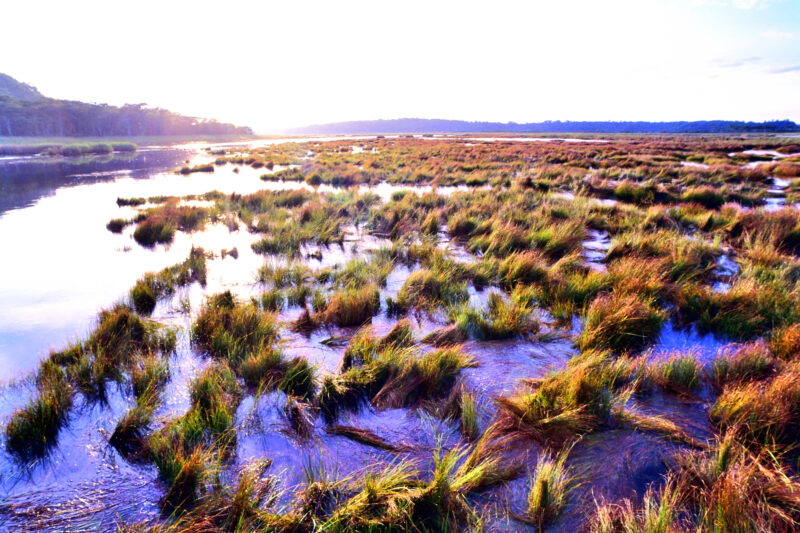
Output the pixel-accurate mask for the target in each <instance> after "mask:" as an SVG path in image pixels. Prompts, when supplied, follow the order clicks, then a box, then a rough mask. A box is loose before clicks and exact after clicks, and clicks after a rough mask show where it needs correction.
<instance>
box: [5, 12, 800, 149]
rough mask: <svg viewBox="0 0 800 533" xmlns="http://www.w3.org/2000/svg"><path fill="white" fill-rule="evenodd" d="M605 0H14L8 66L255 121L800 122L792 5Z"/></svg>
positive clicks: (104, 93) (42, 82)
mask: <svg viewBox="0 0 800 533" xmlns="http://www.w3.org/2000/svg"><path fill="white" fill-rule="evenodd" d="M598 4H599V3H595V2H590V1H587V0H581V1H578V0H572V1H566V2H559V3H554V2H548V3H538V4H537V5H526V4H519V3H513V2H503V3H500V4H493V5H492V9H491V10H489V9H488V5H487V4H484V3H475V2H472V3H463V2H460V3H449V2H447V3H438V4H436V5H433V6H431V5H427V4H424V3H418V2H411V3H404V4H403V5H402V7H399V8H398V7H394V6H389V5H384V4H373V3H367V2H347V3H339V4H335V5H333V4H325V3H316V2H303V3H274V4H270V5H257V6H249V5H247V3H244V2H231V3H229V4H226V6H225V9H221V8H220V7H219V5H218V4H211V3H209V2H193V3H187V2H172V3H155V2H142V3H139V4H137V8H136V9H134V10H131V11H130V12H128V13H126V14H125V17H124V19H120V17H115V16H112V14H111V12H110V11H109V10H108V9H106V7H105V4H104V3H100V2H98V1H95V0H92V1H84V2H76V3H71V4H68V5H67V4H61V3H53V2H41V1H39V2H36V1H33V2H27V3H25V4H24V5H23V4H22V3H15V4H13V5H10V6H7V7H6V12H7V19H6V20H7V21H13V22H14V23H13V24H8V25H7V26H8V27H7V28H4V31H3V33H2V34H0V46H2V47H3V49H5V50H13V51H14V53H13V54H8V57H4V61H3V62H2V63H0V72H4V73H7V74H9V75H11V76H13V77H14V78H16V79H18V80H19V81H23V82H26V83H30V84H32V85H34V86H36V87H37V88H38V89H39V90H40V91H41V92H42V93H43V94H45V95H46V96H49V97H53V98H64V99H70V100H81V101H87V102H97V103H109V104H113V105H121V104H125V103H141V102H145V103H147V104H148V105H150V106H154V107H163V108H166V109H169V110H171V111H175V112H179V113H183V114H187V115H194V116H202V117H210V118H216V119H218V120H221V121H225V122H232V123H235V124H239V125H246V126H251V127H252V128H253V129H254V130H255V131H256V132H257V133H273V132H279V131H282V130H285V129H289V128H294V127H302V126H307V125H312V124H324V123H330V122H340V121H354V120H375V119H396V118H435V119H452V120H467V121H493V122H509V121H513V122H518V123H522V122H539V121H544V120H587V121H590V120H614V121H626V120H642V121H671V120H714V119H721V120H753V121H763V120H773V119H790V120H794V121H796V122H800V102H798V100H797V98H796V95H797V94H800V46H799V45H800V2H797V1H795V0H783V1H780V0H772V1H770V0H707V1H702V0H664V1H655V0H650V1H636V2H634V1H622V0H615V1H610V2H604V3H602V5H598ZM76 6H78V7H76ZM76 9H80V11H81V16H80V17H76V16H75V10H76ZM43 15H46V16H43ZM64 20H70V24H69V25H65V24H64V23H63V21H64ZM45 37H46V38H45ZM53 42H58V43H59V47H58V50H53V48H52V44H51V43H53Z"/></svg>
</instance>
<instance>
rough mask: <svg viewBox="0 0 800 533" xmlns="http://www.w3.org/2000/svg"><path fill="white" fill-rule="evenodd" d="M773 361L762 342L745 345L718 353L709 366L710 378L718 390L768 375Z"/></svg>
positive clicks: (772, 368)
mask: <svg viewBox="0 0 800 533" xmlns="http://www.w3.org/2000/svg"><path fill="white" fill-rule="evenodd" d="M774 369H775V359H774V358H773V357H772V354H770V351H769V348H768V347H767V345H766V344H765V343H763V342H755V343H750V344H745V345H743V346H740V347H736V348H732V349H727V350H725V351H724V352H722V353H720V354H719V355H718V356H717V358H716V359H714V362H713V363H712V365H711V370H710V378H711V382H712V384H713V385H714V386H715V387H716V388H717V389H719V390H722V389H723V388H724V387H725V386H727V385H733V384H737V383H744V382H747V381H752V380H755V379H760V378H762V377H765V376H767V375H769V374H770V373H771V372H772V371H773V370H774Z"/></svg>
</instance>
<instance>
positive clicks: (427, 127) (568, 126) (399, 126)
mask: <svg viewBox="0 0 800 533" xmlns="http://www.w3.org/2000/svg"><path fill="white" fill-rule="evenodd" d="M798 131H800V126H798V125H797V124H795V123H794V122H792V121H791V120H771V121H766V122H744V121H733V120H699V121H693V122H689V121H678V122H644V121H638V122H595V121H578V122H574V121H563V122H562V121H560V120H555V121H549V120H548V121H545V122H529V123H525V124H518V123H516V122H507V123H502V122H468V121H464V120H440V119H421V118H401V119H392V120H360V121H353V122H336V123H333V124H319V125H315V126H306V127H303V128H296V129H293V130H290V131H288V132H287V133H292V134H299V135H309V134H319V135H336V134H368V135H369V134H381V133H463V132H470V133H746V132H760V133H789V132H798Z"/></svg>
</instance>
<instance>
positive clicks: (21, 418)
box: [5, 361, 74, 459]
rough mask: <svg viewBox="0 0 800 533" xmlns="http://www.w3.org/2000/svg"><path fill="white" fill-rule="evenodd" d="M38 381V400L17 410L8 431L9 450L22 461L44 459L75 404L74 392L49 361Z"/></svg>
mask: <svg viewBox="0 0 800 533" xmlns="http://www.w3.org/2000/svg"><path fill="white" fill-rule="evenodd" d="M36 382H37V387H38V393H37V395H36V397H35V398H34V399H33V400H31V402H30V403H29V404H28V405H27V406H25V407H23V408H21V409H18V410H16V411H15V412H14V414H13V415H11V419H10V420H9V421H8V424H7V425H6V428H5V434H6V448H7V449H8V450H9V451H11V452H12V453H14V454H15V455H17V456H18V457H20V458H22V459H28V458H31V457H38V456H41V455H43V454H44V453H45V452H46V451H47V450H48V449H49V448H50V447H51V446H53V445H54V444H55V442H56V438H57V435H58V432H59V430H60V429H61V428H62V427H63V426H64V425H65V424H66V421H67V417H68V416H69V412H70V409H71V408H72V403H73V397H74V389H73V387H72V385H71V384H70V383H69V381H68V380H67V376H66V375H65V374H64V371H63V370H61V368H59V367H58V366H57V365H56V364H55V363H52V362H49V361H45V363H43V364H42V366H41V367H40V368H39V372H38V374H37V378H36Z"/></svg>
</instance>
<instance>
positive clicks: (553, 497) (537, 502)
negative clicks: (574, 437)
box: [522, 448, 577, 531]
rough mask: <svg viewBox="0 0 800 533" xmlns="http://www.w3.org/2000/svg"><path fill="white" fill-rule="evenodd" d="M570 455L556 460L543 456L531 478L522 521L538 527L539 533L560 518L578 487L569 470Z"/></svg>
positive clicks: (564, 452)
mask: <svg viewBox="0 0 800 533" xmlns="http://www.w3.org/2000/svg"><path fill="white" fill-rule="evenodd" d="M568 454H569V448H567V449H566V450H564V451H562V452H560V453H559V454H558V455H557V456H555V457H553V456H551V455H550V454H548V453H542V454H541V455H540V456H539V461H538V462H537V464H536V470H535V471H534V473H533V475H532V476H531V479H530V489H529V491H528V498H527V502H526V503H527V505H526V509H525V513H524V515H523V516H522V519H523V520H525V521H526V522H529V523H531V524H534V525H536V527H537V529H538V530H539V531H542V529H543V528H544V526H546V525H547V524H549V523H551V522H552V521H553V520H555V519H556V518H558V516H559V515H560V514H561V511H562V510H563V509H564V507H565V506H566V504H567V500H568V498H569V494H570V492H571V491H572V490H573V489H574V488H575V486H576V484H577V483H576V480H575V478H574V476H573V475H572V473H571V472H570V469H569V468H568V467H567V466H566V461H567V456H568Z"/></svg>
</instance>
